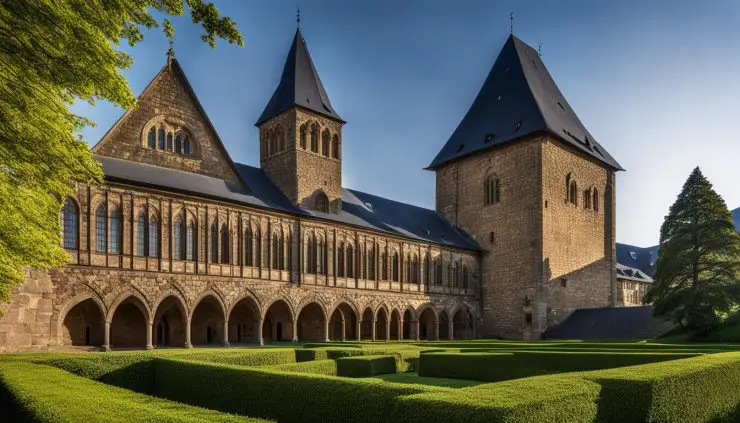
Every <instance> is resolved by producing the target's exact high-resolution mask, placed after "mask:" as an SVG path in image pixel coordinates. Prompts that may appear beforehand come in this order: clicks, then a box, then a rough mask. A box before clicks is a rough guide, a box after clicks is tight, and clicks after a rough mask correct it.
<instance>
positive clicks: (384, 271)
mask: <svg viewBox="0 0 740 423" xmlns="http://www.w3.org/2000/svg"><path fill="white" fill-rule="evenodd" d="M380 272H381V279H382V280H384V281H387V280H388V253H386V252H385V251H383V253H382V254H381V255H380Z"/></svg>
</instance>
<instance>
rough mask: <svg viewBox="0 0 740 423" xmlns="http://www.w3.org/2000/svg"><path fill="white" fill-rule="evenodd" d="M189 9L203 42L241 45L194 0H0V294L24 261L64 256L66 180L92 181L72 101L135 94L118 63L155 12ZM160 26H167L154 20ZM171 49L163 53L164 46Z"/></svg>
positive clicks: (126, 63)
mask: <svg viewBox="0 0 740 423" xmlns="http://www.w3.org/2000/svg"><path fill="white" fill-rule="evenodd" d="M186 5H187V7H188V8H189V11H190V15H191V17H192V21H193V23H194V24H200V25H201V26H202V27H203V29H204V35H202V37H201V38H202V39H203V41H205V42H206V43H208V44H209V45H210V46H211V47H214V46H215V43H216V39H217V38H222V39H225V40H227V41H228V42H230V43H236V44H239V45H243V40H242V36H241V34H240V33H239V31H238V30H237V28H236V24H235V23H234V22H233V21H232V20H231V19H230V18H228V17H220V16H219V12H218V10H217V9H216V7H215V6H214V5H213V4H211V3H207V2H204V1H203V0H116V1H105V0H55V1H50V0H0V301H3V300H4V301H7V300H8V299H9V298H10V291H11V288H12V287H13V286H14V285H16V284H20V283H22V281H23V269H24V267H25V266H33V267H54V266H60V265H62V264H64V263H66V261H67V260H68V257H67V256H66V254H65V253H64V250H63V249H62V248H61V247H60V242H61V235H60V234H61V223H60V210H61V207H62V201H63V200H64V198H65V197H66V196H67V195H69V194H71V193H72V189H73V187H74V183H75V182H87V183H91V182H92V183H94V182H101V180H102V172H101V169H100V165H99V163H97V162H96V161H95V160H94V159H93V157H92V155H91V153H90V150H89V149H88V147H87V144H86V143H85V142H84V141H83V140H82V139H81V136H80V129H81V128H82V127H83V126H85V125H88V124H90V123H91V122H89V121H87V120H86V119H84V118H82V117H80V116H76V115H74V114H73V113H71V112H70V110H69V106H70V105H71V104H72V102H73V101H75V100H83V101H88V102H90V103H93V102H94V100H96V99H103V100H108V101H110V102H111V103H113V104H115V105H118V106H121V107H124V108H130V107H134V106H135V97H134V95H133V93H132V92H131V89H130V88H129V86H128V84H127V82H126V80H125V79H124V77H123V75H122V74H121V72H122V71H123V70H125V69H128V68H129V67H130V66H131V64H132V60H131V57H130V56H128V55H127V54H126V53H124V52H123V51H121V50H120V49H118V46H119V45H120V42H121V41H126V42H128V44H129V45H131V46H133V45H134V44H136V43H137V42H138V41H141V40H142V32H141V30H142V29H143V28H146V29H150V28H154V27H158V26H159V24H160V23H159V22H158V21H157V20H156V19H155V18H154V17H153V16H152V15H151V13H150V12H157V16H179V15H182V14H184V12H185V6H186ZM161 23H162V27H163V28H164V32H165V34H166V35H167V36H168V37H169V38H170V41H171V40H172V35H173V28H172V25H171V24H170V22H169V21H168V20H167V19H166V18H165V19H163V21H162V22H161ZM170 54H171V52H170Z"/></svg>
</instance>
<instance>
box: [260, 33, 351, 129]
mask: <svg viewBox="0 0 740 423" xmlns="http://www.w3.org/2000/svg"><path fill="white" fill-rule="evenodd" d="M293 106H299V107H302V108H304V109H308V110H311V111H313V112H316V113H319V114H321V115H324V116H326V117H329V118H332V119H336V120H338V121H340V122H342V123H344V121H343V120H342V118H340V117H339V115H338V114H337V112H336V111H335V110H334V108H333V107H332V106H331V102H330V101H329V96H328V95H327V94H326V90H324V85H323V84H322V83H321V79H320V78H319V74H318V72H316V68H315V67H314V65H313V60H311V55H310V54H308V47H307V46H306V40H304V39H303V35H302V34H301V30H300V29H298V30H297V31H296V33H295V38H293V45H291V46H290V52H289V53H288V58H287V60H286V61H285V67H284V68H283V75H282V76H281V77H280V83H279V84H278V87H277V88H276V89H275V93H273V94H272V98H270V102H269V103H267V106H266V107H265V110H264V111H263V112H262V115H260V117H259V119H257V123H256V124H255V125H256V126H259V125H260V124H262V123H263V122H264V121H266V120H268V119H271V118H273V117H275V116H277V115H279V114H280V113H282V112H284V111H286V110H288V109H290V108H291V107H293Z"/></svg>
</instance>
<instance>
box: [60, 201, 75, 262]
mask: <svg viewBox="0 0 740 423" xmlns="http://www.w3.org/2000/svg"><path fill="white" fill-rule="evenodd" d="M77 239H78V237H77V204H75V202H74V201H73V200H72V199H71V198H67V199H66V200H64V207H62V245H63V246H64V248H67V249H70V250H76V249H77V245H78V243H77Z"/></svg>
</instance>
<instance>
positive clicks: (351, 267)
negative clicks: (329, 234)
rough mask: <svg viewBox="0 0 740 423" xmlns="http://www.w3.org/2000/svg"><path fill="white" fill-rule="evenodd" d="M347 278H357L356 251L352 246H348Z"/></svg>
mask: <svg viewBox="0 0 740 423" xmlns="http://www.w3.org/2000/svg"><path fill="white" fill-rule="evenodd" d="M347 277H348V278H354V277H355V250H354V249H353V248H352V245H347Z"/></svg>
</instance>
